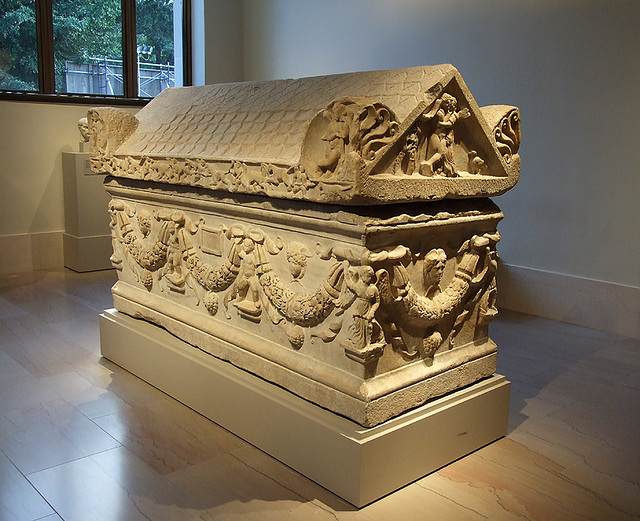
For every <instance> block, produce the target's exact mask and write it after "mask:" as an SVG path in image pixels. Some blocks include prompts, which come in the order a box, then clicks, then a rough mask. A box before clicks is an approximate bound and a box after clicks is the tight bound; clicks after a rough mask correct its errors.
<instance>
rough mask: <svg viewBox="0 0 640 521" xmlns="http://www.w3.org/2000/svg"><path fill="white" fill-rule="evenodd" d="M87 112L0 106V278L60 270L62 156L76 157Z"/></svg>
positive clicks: (32, 105)
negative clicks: (68, 153) (0, 275)
mask: <svg viewBox="0 0 640 521" xmlns="http://www.w3.org/2000/svg"><path fill="white" fill-rule="evenodd" d="M88 108H89V107H87V106H86V105H64V104H51V103H28V102H17V101H0V183H1V184H0V273H11V272H17V271H28V270H30V269H44V268H55V267H61V266H62V232H63V231H64V228H65V223H64V204H63V203H64V200H63V191H62V154H61V153H62V152H65V151H78V143H79V141H80V133H79V132H78V120H79V119H80V118H82V117H84V116H86V115H87V110H88ZM125 110H129V111H131V112H136V111H137V110H138V109H137V108H127V109H125ZM105 212H106V209H105Z"/></svg>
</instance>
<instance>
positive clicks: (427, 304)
mask: <svg viewBox="0 0 640 521" xmlns="http://www.w3.org/2000/svg"><path fill="white" fill-rule="evenodd" d="M89 124H90V132H91V154H92V155H91V164H92V168H93V169H94V171H96V172H102V173H106V174H108V175H109V177H107V180H106V182H105V184H106V189H107V191H108V192H109V194H110V195H111V202H110V205H109V212H110V215H111V228H112V233H113V247H114V253H113V256H112V257H111V260H112V263H113V266H114V267H115V268H116V269H117V270H118V282H117V283H116V285H115V286H114V288H113V296H114V303H115V307H116V308H117V309H118V310H119V311H121V312H123V313H126V314H128V315H131V316H134V317H138V318H144V319H146V320H147V321H150V322H153V323H155V324H158V325H159V326H161V327H163V328H165V329H167V330H168V331H170V332H171V333H173V334H174V335H176V336H177V337H179V338H180V339H182V340H184V341H186V342H188V343H189V344H192V345H193V346H194V349H200V350H202V351H204V352H206V353H209V354H211V355H212V356H215V357H218V358H220V359H223V360H226V361H228V362H230V363H232V364H234V365H235V366H237V367H240V368H242V369H244V370H246V371H249V372H251V373H253V374H255V375H258V376H260V377H262V378H264V379H265V380H268V381H270V382H272V383H274V384H277V385H278V386H281V387H283V388H285V389H287V390H289V391H291V392H292V393H295V394H297V395H298V396H300V397H303V398H305V399H306V400H308V401H310V402H313V403H315V404H318V405H320V406H322V407H324V408H326V409H329V410H331V411H333V412H335V413H338V414H340V415H343V416H346V417H347V418H350V419H352V420H354V421H356V422H358V423H359V424H361V425H363V426H367V427H370V426H374V425H377V424H380V423H382V422H384V421H385V420H388V419H390V418H392V417H394V416H397V415H399V414H401V413H403V412H405V411H407V410H409V409H412V408H414V407H416V406H419V405H421V404H424V403H426V402H427V401H429V400H431V399H433V398H435V397H438V396H442V395H444V394H446V393H449V392H451V391H454V390H456V389H459V388H462V387H464V386H467V385H469V384H472V383H474V382H476V381H478V380H481V379H483V378H486V377H489V376H491V375H493V374H494V372H495V369H496V345H495V344H494V342H492V341H491V340H490V339H489V337H488V332H487V329H488V324H489V322H490V321H491V319H492V318H493V317H494V315H495V314H496V308H495V306H494V303H495V297H496V285H495V272H496V268H497V252H496V244H497V242H498V241H499V234H498V232H497V230H496V226H497V224H498V222H499V221H500V219H501V218H502V213H501V212H500V210H499V208H498V207H497V206H496V205H495V204H494V203H493V202H492V201H491V200H490V199H489V198H488V197H489V196H495V195H499V194H501V193H504V192H505V191H506V190H508V189H509V188H511V187H512V186H513V185H514V184H515V183H516V182H517V180H518V175H519V170H520V157H519V155H518V145H519V142H520V120H519V113H518V110H517V109H516V108H515V107H509V106H491V107H483V108H480V107H478V106H477V104H476V102H475V101H474V99H473V97H472V96H471V94H470V92H469V90H468V88H467V87H466V85H465V84H464V82H463V80H462V78H461V76H460V74H459V73H458V72H457V71H456V69H455V68H453V67H452V66H450V65H441V66H433V67H418V68H410V69H401V70H392V71H378V72H363V73H353V74H344V75H335V76H325V77H315V78H303V79H297V80H279V81H269V82H258V83H237V84H224V85H208V86H201V87H188V88H178V89H168V90H166V91H164V92H162V93H161V94H160V95H159V96H158V97H156V98H155V99H154V100H153V101H152V102H151V103H149V105H147V106H146V107H145V108H144V109H142V110H141V111H140V112H139V113H138V114H137V115H136V116H131V115H129V114H126V113H124V112H122V111H119V110H117V109H112V108H97V109H93V110H91V111H90V112H89Z"/></svg>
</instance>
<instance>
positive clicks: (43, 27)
mask: <svg viewBox="0 0 640 521" xmlns="http://www.w3.org/2000/svg"><path fill="white" fill-rule="evenodd" d="M121 5H122V66H123V77H124V95H123V96H105V95H100V94H72V93H59V92H56V85H55V83H56V80H55V65H54V45H53V4H52V0H36V33H37V40H38V82H39V89H38V91H37V92H36V91H18V90H14V91H9V90H0V100H9V101H32V102H54V103H80V104H89V105H95V104H96V103H105V104H109V105H139V106H141V105H146V104H147V103H148V102H149V101H150V100H151V98H143V97H140V96H139V95H138V94H139V93H138V67H137V52H136V50H137V44H136V43H137V42H136V0H121ZM191 13H192V6H191V0H182V62H183V78H182V84H183V85H184V86H190V85H193V66H192V61H193V52H192V34H193V29H192V21H191Z"/></svg>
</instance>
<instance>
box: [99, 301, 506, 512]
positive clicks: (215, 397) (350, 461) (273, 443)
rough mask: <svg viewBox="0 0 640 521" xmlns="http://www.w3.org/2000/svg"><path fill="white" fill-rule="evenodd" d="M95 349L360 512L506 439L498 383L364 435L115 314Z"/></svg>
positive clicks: (502, 386)
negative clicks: (457, 460) (399, 490)
mask: <svg viewBox="0 0 640 521" xmlns="http://www.w3.org/2000/svg"><path fill="white" fill-rule="evenodd" d="M100 339H101V349H102V355H103V356H104V357H106V358H108V359H109V360H111V361H113V362H114V363H116V364H118V365H120V366H122V367H123V368H125V369H127V370H128V371H131V372H132V373H134V374H136V375H137V376H139V377H140V378H142V379H144V380H146V381H147V382H149V383H151V384H152V385H154V386H156V387H158V388H159V389H161V390H162V391H164V392H166V393H168V394H169V395H171V396H173V397H174V398H176V399H177V400H179V401H181V402H182V403H184V404H185V405H187V406H189V407H191V408H192V409H194V410H196V411H198V412H199V413H201V414H203V415H204V416H206V417H207V418H209V419H211V420H212V421H214V422H216V423H218V424H219V425H221V426H222V427H224V428H225V429H228V430H230V431H231V432H233V433H235V434H236V435H238V436H240V437H241V438H243V439H245V440H246V441H248V442H249V443H252V444H253V445H255V446H256V447H258V448H259V449H261V450H263V451H265V452H267V453H268V454H270V455H271V456H273V457H275V458H276V459H278V460H280V461H282V462H283V463H285V464H286V465H289V466H290V467H292V468H293V469H295V470H297V471H298V472H300V473H302V474H304V475H305V476H307V477H308V478H309V479H312V480H313V481H315V482H317V483H318V484H320V485H322V486H323V487H325V488H327V489H328V490H330V491H331V492H333V493H335V494H337V495H338V496H340V497H342V498H343V499H345V500H346V501H348V502H349V503H352V504H353V505H355V506H357V507H362V506H364V505H366V504H368V503H371V502H372V501H375V500H376V499H379V498H380V497H382V496H384V495H386V494H389V493H390V492H393V491H394V490H397V489H399V488H401V487H403V486H404V485H406V484H408V483H411V482H412V481H415V480H416V479H419V478H421V477H423V476H425V475H426V474H428V473H430V472H432V471H434V470H436V469H438V468H440V467H442V466H444V465H447V464H448V463H451V462H452V461H454V460H456V459H458V458H460V457H462V456H464V455H466V454H469V453H470V452H472V451H474V450H476V449H478V448H480V447H482V446H484V445H486V444H488V443H491V442H492V441H494V440H496V439H498V438H500V437H502V436H504V435H505V434H506V432H507V421H508V410H509V388H510V384H509V382H507V381H506V380H505V378H504V377H503V376H499V375H494V376H493V377H490V378H487V379H485V380H482V381H480V382H478V383H476V384H473V385H471V386H468V387H465V388H463V389H460V390H458V391H456V392H453V393H451V394H448V395H446V396H444V397H442V398H439V399H436V400H432V401H430V402H428V403H427V404H425V405H423V406H421V407H419V408H416V409H413V410H410V411H408V412H406V413H404V414H402V415H401V416H398V417H396V418H393V419H391V420H388V421H387V422H385V423H382V424H380V425H377V426H376V427H372V428H365V427H362V426H361V425H358V424H356V423H354V422H352V421H351V420H348V419H346V418H344V417H342V416H338V415H336V414H334V413H332V412H330V411H328V410H326V409H323V408H321V407H318V406H317V405H314V404H312V403H310V402H307V401H306V400H303V399H301V398H299V397H298V396H295V395H293V394H291V393H290V392H288V391H286V390H284V389H282V388H280V387H278V386H276V385H273V384H271V383H269V382H266V381H264V380H262V379H261V378H258V377H256V376H254V375H252V374H250V373H248V372H245V371H243V370H241V369H238V368H237V367H235V366H233V365H232V364H230V363H227V362H224V361H222V360H219V359H217V358H215V357H213V356H211V355H209V354H207V353H205V352H204V351H202V350H200V349H198V348H196V347H194V346H192V345H190V344H188V343H186V342H183V341H182V340H179V339H178V338H176V337H174V336H173V335H171V334H170V333H168V332H167V331H165V330H164V329H162V328H160V327H158V326H155V325H153V324H150V323H148V322H145V321H142V320H137V319H134V318H131V317H129V316H128V315H125V314H123V313H120V312H118V311H115V310H107V311H105V312H104V313H103V314H102V315H101V317H100Z"/></svg>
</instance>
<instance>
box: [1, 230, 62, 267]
mask: <svg viewBox="0 0 640 521" xmlns="http://www.w3.org/2000/svg"><path fill="white" fill-rule="evenodd" d="M63 266H64V255H63V249H62V232H61V231H59V232H45V233H22V234H18V235H2V236H0V274H8V273H23V272H27V271H38V270H51V269H59V268H62V267H63Z"/></svg>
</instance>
